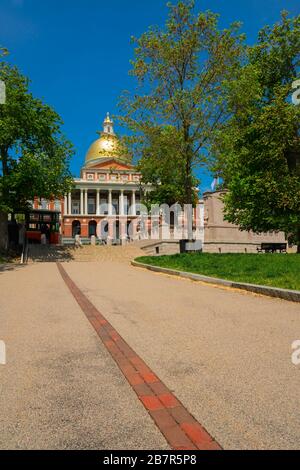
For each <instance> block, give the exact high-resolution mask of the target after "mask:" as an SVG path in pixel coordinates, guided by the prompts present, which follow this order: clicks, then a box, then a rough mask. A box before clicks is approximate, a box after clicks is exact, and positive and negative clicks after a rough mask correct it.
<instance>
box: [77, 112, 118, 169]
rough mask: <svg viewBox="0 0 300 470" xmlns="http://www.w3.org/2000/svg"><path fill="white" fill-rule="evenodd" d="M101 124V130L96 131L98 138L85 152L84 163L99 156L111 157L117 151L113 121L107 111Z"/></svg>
mask: <svg viewBox="0 0 300 470" xmlns="http://www.w3.org/2000/svg"><path fill="white" fill-rule="evenodd" d="M103 126H104V129H103V132H98V134H99V135H100V138H99V139H97V140H95V142H93V143H92V145H91V146H90V148H89V150H88V152H87V154H86V157H85V163H90V162H92V161H94V160H98V159H99V158H109V157H113V156H116V154H117V153H118V138H117V136H116V135H115V133H114V128H113V121H112V120H111V119H110V117H109V113H107V116H106V118H105V120H104V123H103Z"/></svg>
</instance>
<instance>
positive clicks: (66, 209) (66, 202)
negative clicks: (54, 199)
mask: <svg viewBox="0 0 300 470" xmlns="http://www.w3.org/2000/svg"><path fill="white" fill-rule="evenodd" d="M67 214H68V198H67V196H65V201H64V215H67Z"/></svg>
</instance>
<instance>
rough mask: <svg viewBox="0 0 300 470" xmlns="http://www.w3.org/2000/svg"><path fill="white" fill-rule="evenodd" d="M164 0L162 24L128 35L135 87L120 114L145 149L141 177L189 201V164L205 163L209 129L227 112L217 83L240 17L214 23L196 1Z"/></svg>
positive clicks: (232, 53) (235, 42) (235, 55)
mask: <svg viewBox="0 0 300 470" xmlns="http://www.w3.org/2000/svg"><path fill="white" fill-rule="evenodd" d="M168 7H169V16H168V20H167V22H166V25H165V27H164V28H163V29H160V28H158V27H151V28H150V29H149V31H148V32H146V33H144V34H143V35H142V36H141V37H140V38H138V39H136V38H133V41H134V42H135V43H136V49H135V59H134V60H133V61H132V65H133V69H132V70H131V75H132V76H133V77H135V78H136V79H137V83H138V88H137V92H136V93H135V94H134V95H133V96H132V95H130V94H129V93H126V94H124V96H123V97H122V99H121V107H122V111H123V116H120V120H121V122H122V123H123V124H125V125H126V126H127V128H129V129H130V131H132V134H133V135H134V137H131V138H130V139H129V144H130V146H131V148H132V151H133V154H134V155H139V156H140V155H142V159H141V162H140V169H141V171H142V173H143V177H144V182H145V183H147V182H151V183H153V178H154V179H156V180H157V181H158V180H160V185H156V194H155V195H153V197H155V198H156V199H158V200H159V199H161V200H162V202H165V200H163V198H165V197H166V196H167V198H169V199H171V200H174V199H177V198H178V202H179V201H180V202H184V203H186V204H191V203H193V202H194V198H195V190H194V186H195V178H194V169H195V167H196V166H198V165H201V164H202V165H204V164H205V162H206V159H207V148H208V147H209V145H210V141H211V136H212V134H213V133H214V132H215V131H216V130H217V129H218V128H219V127H220V126H221V125H222V122H223V121H224V119H225V118H226V113H225V109H224V106H223V99H222V86H221V84H222V82H223V80H224V79H225V78H229V77H232V76H234V74H235V71H236V69H237V67H238V64H239V60H240V55H241V51H242V49H243V39H244V37H243V36H242V35H240V34H239V32H238V31H239V24H238V23H235V24H233V25H231V26H230V27H229V28H228V29H224V30H219V29H218V15H216V14H214V13H212V12H210V11H207V12H204V13H203V12H202V13H195V11H194V1H179V2H178V3H177V4H176V5H172V4H168ZM164 156H165V157H164ZM164 158H165V160H164ZM153 175H154V176H153Z"/></svg>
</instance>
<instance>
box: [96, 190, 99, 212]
mask: <svg viewBox="0 0 300 470" xmlns="http://www.w3.org/2000/svg"><path fill="white" fill-rule="evenodd" d="M96 215H100V189H96Z"/></svg>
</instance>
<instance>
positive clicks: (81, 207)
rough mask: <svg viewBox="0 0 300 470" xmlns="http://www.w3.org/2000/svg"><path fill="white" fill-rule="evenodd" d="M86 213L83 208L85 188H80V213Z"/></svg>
mask: <svg viewBox="0 0 300 470" xmlns="http://www.w3.org/2000/svg"><path fill="white" fill-rule="evenodd" d="M83 214H84V209H83V189H80V215H83Z"/></svg>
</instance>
